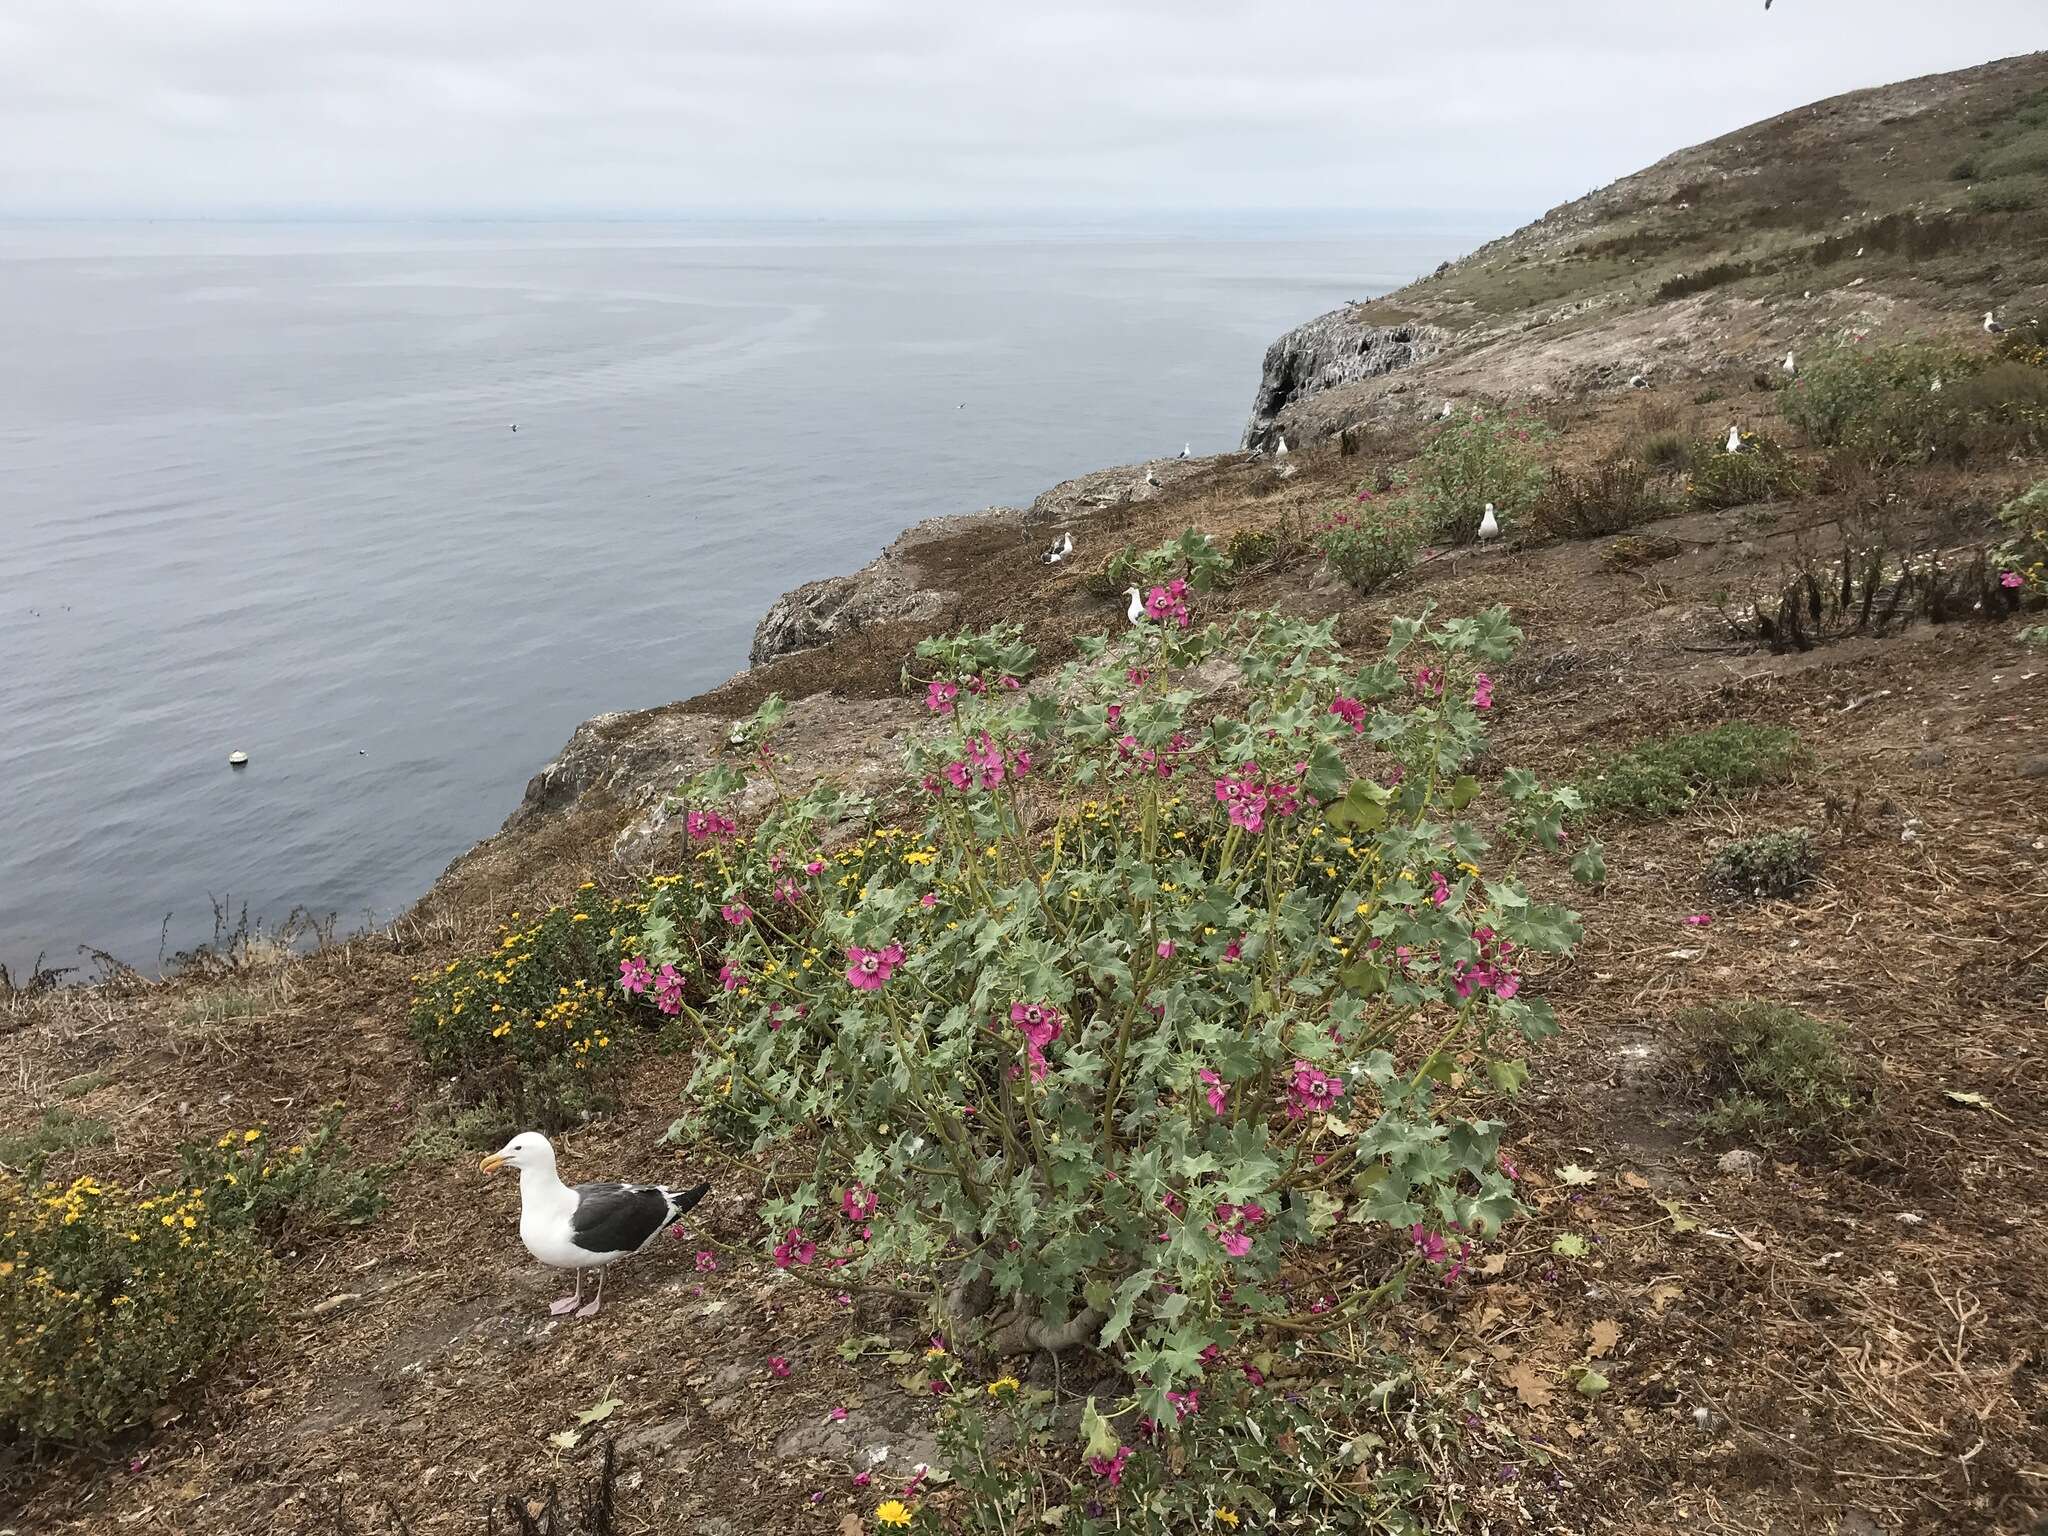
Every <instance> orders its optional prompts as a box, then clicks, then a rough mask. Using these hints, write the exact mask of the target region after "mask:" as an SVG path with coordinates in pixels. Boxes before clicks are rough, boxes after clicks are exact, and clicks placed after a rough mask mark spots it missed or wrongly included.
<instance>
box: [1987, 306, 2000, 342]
mask: <svg viewBox="0 0 2048 1536" xmlns="http://www.w3.org/2000/svg"><path fill="white" fill-rule="evenodd" d="M1984 334H1985V335H1986V336H2003V335H2004V334H2005V327H2004V326H2002V325H2000V324H1999V323H1998V311H1997V310H1995V309H1987V310H1985V311H1984Z"/></svg>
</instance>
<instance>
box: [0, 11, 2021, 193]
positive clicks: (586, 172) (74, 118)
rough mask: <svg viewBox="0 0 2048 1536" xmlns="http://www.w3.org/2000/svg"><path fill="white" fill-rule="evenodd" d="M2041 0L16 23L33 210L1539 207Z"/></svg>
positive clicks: (1897, 65)
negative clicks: (1939, 2) (1767, 5)
mask: <svg viewBox="0 0 2048 1536" xmlns="http://www.w3.org/2000/svg"><path fill="white" fill-rule="evenodd" d="M2042 46H2048V4H2044V0H1946V3H1941V4H1932V3H1929V0H1777V3H1776V4H1775V5H1773V7H1772V8H1771V10H1770V11H1769V12H1768V13H1766V12H1765V10H1764V8H1763V5H1762V3H1761V0H1403V3H1400V4H1388V3H1384V0H1293V3H1291V4H1288V5H1284V6H1282V5H1261V4H1257V3H1255V0H1236V3H1223V0H1011V3H1008V4H1005V5H1000V6H993V5H986V4H981V3H978V0H0V214H12V215H35V214H79V213H83V214H123V213H150V214H175V213H197V214H248V213H264V212H282V213H291V212H302V211H305V212H365V213H403V214H413V213H417V214H455V215H464V214H480V213H484V214H487V213H519V214H536V215H546V214H552V213H621V214H656V215H659V214H668V213H688V212H693V211H710V210H729V211H736V212H809V211H818V212H899V211H947V210H1011V209H1065V208H1075V209H1137V208H1203V209H1256V208H1303V209H1308V208H1314V209H1328V208H1336V209H1375V208H1385V209H1415V208H1443V209H1502V210H1516V211H1535V210H1538V209H1541V208H1544V207H1548V206H1550V205H1552V204H1554V203H1558V202H1561V201H1564V200H1565V199H1567V198H1570V197H1574V196H1576V195H1577V194H1579V193H1580V192H1582V191H1585V190H1587V189H1589V188H1591V187H1593V186H1596V185H1599V184H1601V183H1604V182H1606V181H1609V180H1612V179H1613V178H1614V177H1615V176H1618V175H1622V174H1624V173H1626V172H1628V171H1632V170H1635V169H1637V168H1639V167H1640V166H1642V165H1644V164H1647V163H1648V162H1650V161H1651V160H1654V159H1656V158H1658V157H1659V156H1661V155H1663V154H1665V153H1667V152H1668V151H1670V150H1673V149H1677V148H1681V147H1683V146H1685V145H1687V144H1691V143H1694V142H1696V141H1698V140H1700V139H1703V138H1708V137H1711V136H1713V135H1714V134H1717V133H1721V132H1724V131H1726V130H1728V129H1730V128H1734V127H1739V126H1740V125H1742V124H1743V123H1746V122H1750V121H1752V120H1754V119H1756V118H1759V117H1764V116H1768V115H1770V114H1772V113H1775V112H1779V111H1783V110H1785V109H1787V108H1790V107H1794V106H1797V105H1799V104H1801V103H1803V102H1806V101H1810V100H1813V99H1814V98H1817V97H1821V96H1828V95H1832V94H1834V93H1836V92H1838V91H1843V90H1848V89H1852V88H1854V87H1857V86H1862V85H1876V84H1882V83H1884V82H1886V81H1890V80H1895V79H1899V78H1902V77H1905V76H1909V75H1915V74H1925V73H1929V72H1932V71H1936V70H1944V69H1954V68H1958V67H1960V66H1962V65H1966V64H1974V63H1981V62H1983V61H1984V60H1987V59H1991V58H1996V57H2000V56H2003V55H2007V54H2013V53H2020V52H2024V51H2027V50H2028V49H2030V48H2038V47H2042Z"/></svg>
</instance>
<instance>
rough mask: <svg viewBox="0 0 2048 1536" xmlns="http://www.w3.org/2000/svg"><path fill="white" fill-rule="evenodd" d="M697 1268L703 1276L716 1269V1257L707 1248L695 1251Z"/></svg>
mask: <svg viewBox="0 0 2048 1536" xmlns="http://www.w3.org/2000/svg"><path fill="white" fill-rule="evenodd" d="M697 1268H698V1269H700V1270H702V1271H703V1272H704V1273H705V1274H709V1273H710V1272H711V1271H712V1270H714V1269H716V1268H718V1255H717V1254H715V1253H713V1252H712V1251H711V1250H710V1249H709V1248H699V1249H698V1250H697Z"/></svg>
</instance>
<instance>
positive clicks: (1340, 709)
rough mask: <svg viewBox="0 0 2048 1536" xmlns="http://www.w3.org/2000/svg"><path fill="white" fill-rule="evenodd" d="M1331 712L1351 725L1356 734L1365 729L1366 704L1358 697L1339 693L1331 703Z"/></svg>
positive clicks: (1352, 732) (1353, 733)
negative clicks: (1347, 696) (1359, 700)
mask: <svg viewBox="0 0 2048 1536" xmlns="http://www.w3.org/2000/svg"><path fill="white" fill-rule="evenodd" d="M1330 713H1331V714H1333V715H1335V716H1336V717H1337V718H1338V719H1339V720H1342V721H1343V722H1344V723H1345V724H1346V725H1348V726H1350V727H1351V734H1352V735H1354V736H1355V735H1357V734H1358V733H1359V732H1361V731H1363V730H1364V729H1365V706H1364V705H1363V704H1361V703H1359V702H1358V700H1356V699H1347V698H1345V697H1344V695H1343V694H1341V693H1340V694H1338V695H1337V697H1336V698H1335V699H1334V700H1333V701H1332V702H1331V704H1330Z"/></svg>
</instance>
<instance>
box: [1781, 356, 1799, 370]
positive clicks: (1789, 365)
mask: <svg viewBox="0 0 2048 1536" xmlns="http://www.w3.org/2000/svg"><path fill="white" fill-rule="evenodd" d="M1784 369H1785V371H1786V372H1787V373H1797V372H1798V371H1799V367H1798V365H1797V364H1796V363H1794V362H1793V361H1792V354H1791V353H1790V352H1787V353H1786V354H1785V362H1784Z"/></svg>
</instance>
